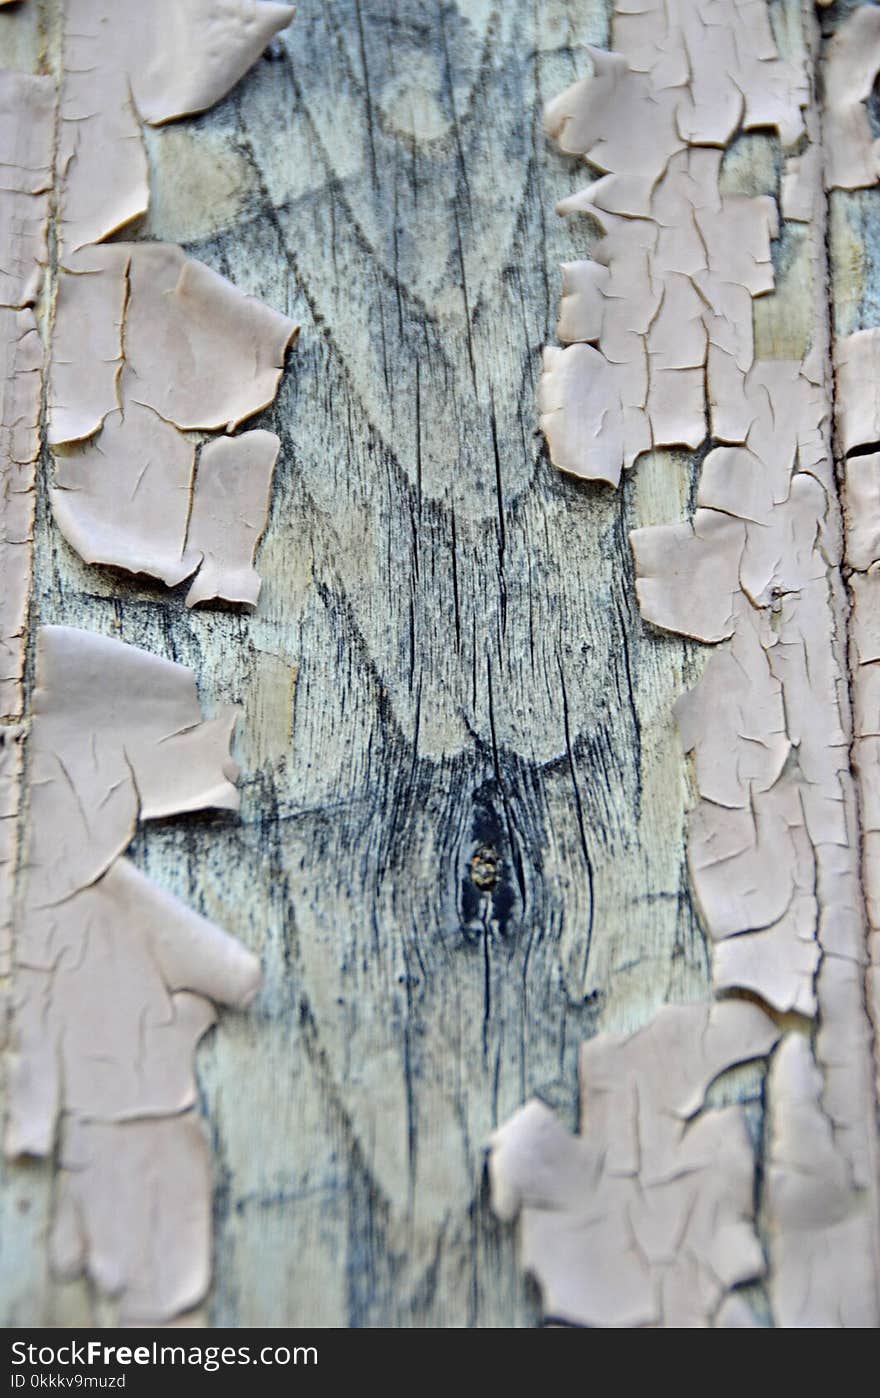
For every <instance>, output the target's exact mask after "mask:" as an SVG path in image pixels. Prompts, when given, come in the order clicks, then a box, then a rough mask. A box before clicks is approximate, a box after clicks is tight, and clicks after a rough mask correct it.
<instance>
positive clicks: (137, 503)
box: [49, 243, 296, 605]
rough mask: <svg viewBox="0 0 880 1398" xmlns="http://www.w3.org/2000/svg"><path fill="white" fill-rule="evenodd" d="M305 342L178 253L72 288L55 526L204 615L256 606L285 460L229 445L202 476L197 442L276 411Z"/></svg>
mask: <svg viewBox="0 0 880 1398" xmlns="http://www.w3.org/2000/svg"><path fill="white" fill-rule="evenodd" d="M295 335H296V327H295V326H294V325H293V323H292V322H291V321H290V320H288V318H287V317H286V316H283V315H280V314H279V313H278V312H276V311H273V310H272V309H271V308H270V307H268V306H265V305H263V304H262V303H261V302H259V301H257V300H255V299H254V298H253V297H248V296H245V295H243V294H242V293H241V292H240V291H238V290H237V288H236V287H234V286H233V285H232V284H231V283H230V282H228V281H226V280H225V278H223V277H220V276H218V275H217V273H215V272H213V271H211V270H210V268H208V267H205V266H203V265H202V264H201V263H198V262H194V261H193V260H192V259H189V258H187V257H186V256H185V254H184V253H183V252H182V250H181V249H180V248H178V247H174V246H172V245H168V244H149V243H146V244H127V243H111V244H107V245H106V246H99V247H93V248H86V249H84V250H83V251H82V252H80V253H77V254H76V255H74V256H73V257H71V258H69V259H68V262H67V265H66V266H65V267H64V268H63V269H62V271H61V274H60V277H59V289H58V298H57V312H56V320H55V335H54V338H53V342H52V369H51V387H50V395H49V421H50V440H51V441H52V443H53V444H54V445H55V446H56V448H59V447H60V448H63V451H62V452H59V453H58V454H57V456H56V469H55V485H54V489H53V490H52V492H51V498H52V505H53V510H54V513H55V518H56V520H57V522H58V525H59V527H60V529H61V532H62V533H63V534H64V536H65V538H66V539H67V541H68V542H69V543H70V544H71V545H72V547H73V548H75V549H76V551H77V553H79V555H80V557H81V558H83V559H84V560H85V561H86V562H88V563H101V564H106V565H108V566H111V567H115V568H120V569H124V570H126V571H127V572H130V573H146V574H150V575H151V576H153V577H157V578H159V579H160V580H161V581H163V582H164V583H166V584H167V585H168V586H175V585H176V584H177V583H179V582H181V581H182V580H183V579H184V578H187V577H189V576H191V575H192V574H193V573H194V572H195V571H196V569H198V568H199V567H200V565H201V569H202V571H201V572H200V574H199V577H198V578H197V579H196V581H195V582H194V584H193V587H192V589H191V592H190V597H189V601H190V605H192V603H193V602H195V601H206V600H209V599H211V598H212V597H222V598H225V599H227V600H229V601H240V602H244V603H246V604H249V605H253V604H254V603H255V602H256V599H257V596H258V593H259V579H258V578H257V576H256V574H255V573H254V570H253V567H252V563H253V555H254V550H255V548H256V545H257V543H258V541H259V538H260V536H261V534H262V532H263V529H264V527H265V521H266V515H267V511H268V504H269V483H270V481H271V474H272V468H273V466H274V462H275V459H276V457H277V453H278V446H279V443H278V439H277V437H275V436H274V434H272V433H267V432H262V431H257V432H249V433H246V434H245V435H244V436H242V437H240V438H226V439H219V440H217V441H216V442H214V443H209V444H208V445H207V446H206V447H205V448H204V449H203V452H202V463H203V464H202V469H201V470H200V471H199V473H198V476H197V477H196V473H195V442H194V441H193V439H192V438H190V437H188V436H187V435H185V433H186V432H187V431H188V430H191V429H196V428H198V429H202V430H212V429H217V428H224V427H225V428H232V427H235V426H237V425H238V424H239V423H240V422H241V420H242V419H243V418H246V417H251V416H253V414H254V413H257V412H259V411H260V409H262V408H264V407H265V406H266V405H267V404H268V403H270V402H271V401H272V399H273V398H274V396H275V394H276V392H277V389H278V383H279V380H280V377H281V374H282V372H283V366H284V357H285V353H286V350H287V348H288V346H289V344H290V343H291V341H292V340H293V338H294V337H295Z"/></svg>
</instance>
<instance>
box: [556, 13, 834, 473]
mask: <svg viewBox="0 0 880 1398" xmlns="http://www.w3.org/2000/svg"><path fill="white" fill-rule="evenodd" d="M613 32H614V44H615V51H614V52H611V53H605V52H603V51H602V50H599V49H594V48H590V55H591V59H592V64H593V73H592V75H591V76H590V77H587V78H584V79H582V80H581V81H580V82H578V83H575V84H574V85H573V86H572V87H570V88H568V89H567V91H565V92H564V93H562V94H561V96H560V97H558V98H557V99H556V100H555V101H553V102H551V103H550V104H549V106H548V108H547V111H546V118H545V124H546V127H547V131H548V133H549V134H550V135H551V136H552V137H553V138H554V139H555V141H556V142H557V144H558V145H559V147H560V149H561V150H563V151H564V152H565V153H566V154H568V155H576V156H579V157H581V158H582V159H583V160H585V161H586V162H587V163H588V164H589V165H590V166H592V168H593V169H595V170H598V171H599V172H601V173H600V178H598V179H597V180H595V181H594V182H593V183H592V184H591V185H590V186H589V187H588V188H587V189H585V190H583V191H581V192H579V193H577V194H574V195H572V196H570V197H569V198H568V199H565V200H563V201H562V202H561V203H560V204H559V205H558V206H557V212H559V213H560V214H572V213H582V214H584V213H586V214H590V215H591V216H592V217H593V218H594V219H595V220H596V222H597V223H598V224H599V225H600V227H601V228H602V229H603V231H604V233H605V237H604V238H603V239H602V240H601V242H600V243H599V244H598V245H597V247H596V248H595V249H594V253H593V258H592V260H591V261H584V262H576V263H569V264H567V265H566V266H565V267H564V268H563V294H562V303H561V309H560V318H559V324H558V332H557V333H558V336H559V339H560V340H561V341H562V342H563V344H565V345H566V348H564V349H558V348H556V347H553V346H550V347H548V348H547V349H546V350H545V352H544V372H543V374H542V378H541V384H540V388H539V408H540V412H541V427H542V429H543V431H544V433H545V435H546V437H547V442H548V445H549V448H550V456H551V459H552V461H553V462H554V464H555V465H557V466H558V467H560V468H561V469H562V470H564V471H568V472H570V473H572V474H573V475H576V476H582V477H585V478H587V479H591V480H602V481H606V482H608V483H609V484H612V485H616V484H617V482H618V480H619V478H620V473H621V470H622V469H623V468H624V467H629V466H632V464H633V462H634V461H635V460H636V458H637V457H638V456H639V455H640V454H641V453H642V452H645V451H648V450H649V449H650V448H652V447H660V446H687V447H697V446H698V445H699V444H700V442H701V441H702V440H703V438H704V437H705V435H706V413H707V406H708V405H707V397H706V379H707V374H708V375H710V376H711V373H712V366H713V361H715V360H717V359H718V358H719V357H721V358H723V360H724V361H725V368H726V372H728V373H731V372H739V373H744V372H745V371H747V370H748V369H749V368H750V366H751V364H752V361H753V358H754V346H753V334H752V316H751V303H752V298H753V297H755V296H761V295H763V294H765V293H766V292H769V291H770V290H772V287H773V265H772V260H771V240H772V239H773V238H774V237H776V235H777V232H778V215H777V209H776V203H775V200H773V199H770V198H767V197H764V196H761V197H757V198H747V197H745V196H743V195H730V194H722V193H721V191H720V188H719V174H720V168H721V160H722V154H723V148H724V146H725V145H727V143H728V142H729V141H730V140H731V139H732V137H733V136H734V134H735V133H736V132H737V131H738V130H739V129H744V130H754V129H757V128H759V127H767V126H770V127H774V128H775V129H776V130H777V131H778V132H779V135H780V137H781V139H782V141H783V143H784V144H785V145H786V146H790V145H793V144H794V143H795V142H797V141H798V140H799V139H800V138H801V137H802V135H803V130H804V121H803V111H804V108H805V107H806V105H807V102H808V91H807V82H806V74H805V71H804V69H803V65H801V64H794V63H790V62H788V61H786V60H783V59H782V58H780V56H779V54H778V53H777V50H776V45H775V43H774V40H773V36H772V33H771V29H770V25H769V21H768V17H767V11H766V6H765V4H764V3H763V0H709V2H708V3H706V4H703V5H699V6H697V5H690V4H681V5H679V4H676V5H674V6H672V7H670V6H668V5H666V4H665V3H660V0H644V3H639V4H638V5H637V6H633V5H631V4H628V3H622V2H621V3H618V4H616V6H615V8H614V31H613Z"/></svg>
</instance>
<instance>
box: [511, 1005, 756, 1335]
mask: <svg viewBox="0 0 880 1398" xmlns="http://www.w3.org/2000/svg"><path fill="white" fill-rule="evenodd" d="M778 1037H779V1031H778V1030H777V1028H776V1026H775V1025H774V1024H773V1022H772V1021H771V1020H770V1019H769V1018H768V1016H767V1015H765V1014H764V1013H763V1012H762V1011H761V1010H759V1009H758V1008H757V1006H755V1005H749V1004H746V1003H744V1002H735V1001H730V1002H728V1003H726V1004H721V1005H715V1006H712V1007H711V1008H710V1007H708V1006H703V1005H674V1006H672V1005H667V1006H665V1007H664V1008H663V1009H662V1010H660V1012H659V1013H658V1014H657V1015H656V1016H655V1018H654V1019H653V1020H652V1022H651V1023H650V1024H649V1025H648V1026H647V1027H646V1028H644V1029H641V1030H639V1031H637V1032H636V1033H635V1034H630V1035H623V1036H614V1035H605V1034H600V1035H598V1036H597V1037H596V1038H595V1039H592V1040H590V1041H589V1042H588V1043H585V1044H583V1045H582V1047H581V1053H580V1086H581V1123H582V1132H583V1134H582V1135H580V1136H571V1135H569V1133H568V1132H567V1131H566V1130H565V1128H564V1127H563V1126H561V1125H560V1124H559V1122H558V1121H557V1119H556V1117H555V1116H554V1114H553V1112H552V1111H550V1109H549V1108H548V1107H545V1106H544V1105H543V1104H542V1103H541V1102H537V1101H534V1102H530V1103H529V1104H528V1105H527V1106H525V1107H523V1108H522V1110H521V1111H519V1112H518V1113H517V1114H516V1116H514V1117H513V1118H512V1119H511V1120H510V1121H509V1122H508V1123H507V1124H506V1125H505V1126H503V1127H502V1128H501V1130H500V1131H497V1132H496V1133H495V1136H494V1137H493V1141H492V1151H491V1155H490V1159H489V1172H490V1178H491V1182H492V1205H493V1208H494V1209H495V1212H496V1213H497V1214H498V1215H499V1217H501V1218H503V1219H513V1218H515V1217H519V1220H520V1223H519V1230H520V1244H521V1255H522V1262H523V1266H524V1268H525V1269H526V1270H527V1271H529V1272H532V1273H533V1274H534V1275H535V1277H536V1278H537V1280H538V1282H539V1283H540V1286H541V1290H542V1294H543V1303H544V1309H545V1311H546V1313H547V1315H548V1317H550V1318H551V1319H553V1320H562V1321H567V1322H568V1323H569V1324H575V1325H591V1326H669V1327H682V1326H687V1327H691V1326H705V1325H710V1324H712V1322H713V1319H714V1317H715V1314H716V1312H717V1310H718V1308H719V1306H720V1304H721V1302H722V1300H723V1298H724V1295H725V1292H726V1291H727V1290H728V1289H729V1288H730V1287H732V1286H735V1285H736V1284H738V1283H742V1282H748V1281H754V1280H755V1279H756V1278H758V1277H760V1276H761V1275H762V1274H763V1272H764V1256H763V1253H762V1251H761V1245H760V1243H759V1241H758V1237H757V1233H756V1231H755V1220H754V1189H753V1173H754V1161H753V1152H752V1146H751V1143H750V1141H749V1137H748V1132H747V1130H746V1122H745V1111H744V1108H743V1107H741V1106H729V1107H723V1108H709V1107H706V1105H705V1098H706V1093H707V1090H708V1088H709V1086H710V1084H711V1083H712V1082H713V1081H714V1080H715V1079H716V1078H717V1077H718V1076H719V1074H722V1073H724V1072H725V1071H726V1070H727V1069H728V1068H730V1067H732V1066H733V1065H734V1064H736V1063H742V1062H746V1061H747V1060H749V1059H755V1058H763V1057H765V1056H766V1055H767V1054H768V1053H769V1052H770V1050H771V1049H772V1048H773V1045H774V1044H775V1043H776V1040H777V1038H778Z"/></svg>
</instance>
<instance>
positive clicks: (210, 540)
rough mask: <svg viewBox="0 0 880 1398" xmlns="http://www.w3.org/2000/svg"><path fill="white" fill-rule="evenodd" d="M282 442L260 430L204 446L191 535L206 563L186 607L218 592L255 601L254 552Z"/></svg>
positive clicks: (228, 597)
mask: <svg viewBox="0 0 880 1398" xmlns="http://www.w3.org/2000/svg"><path fill="white" fill-rule="evenodd" d="M280 446H281V443H280V441H279V439H278V438H277V437H276V436H275V433H274V432H263V431H256V432H244V433H242V435H241V436H240V437H217V438H215V440H214V441H213V442H209V443H208V444H207V446H205V447H204V448H203V449H202V452H201V455H200V457H199V468H198V475H197V478H196V485H195V492H194V495H193V506H192V514H191V515H190V521H189V530H188V535H187V538H188V543H189V547H190V548H191V549H193V550H196V551H197V552H198V553H199V554H200V555H201V559H202V563H201V567H200V568H199V571H198V574H197V576H196V578H195V580H194V582H193V584H192V587H191V588H190V590H189V592H188V593H187V595H186V605H187V606H188V607H194V606H196V605H197V603H199V602H208V601H210V600H211V599H212V598H215V597H222V598H223V599H224V600H225V601H227V602H243V603H245V604H246V605H248V606H255V605H256V602H257V598H258V597H259V595H260V578H259V575H258V574H257V571H256V569H255V568H254V566H253V561H254V553H255V551H256V548H257V544H258V543H259V541H260V536H261V534H262V532H263V528H264V526H265V522H266V514H267V511H268V508H269V488H270V486H271V483H272V472H273V471H274V469H275V462H276V460H277V458H278V452H279V449H280Z"/></svg>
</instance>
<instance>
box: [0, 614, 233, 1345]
mask: <svg viewBox="0 0 880 1398" xmlns="http://www.w3.org/2000/svg"><path fill="white" fill-rule="evenodd" d="M233 722H234V715H225V716H222V717H220V718H217V719H212V720H203V719H202V715H201V709H200V706H199V703H198V699H197V696H196V689H195V682H194V679H193V676H192V674H191V672H190V671H188V670H186V669H184V668H183V667H182V666H180V665H175V664H172V663H171V662H169V661H166V660H161V659H159V658H158V657H156V656H153V655H150V654H149V653H148V652H146V651H141V650H137V649H136V648H135V647H133V646H127V645H124V644H123V643H122V642H120V641H114V640H107V639H105V638H104V637H101V636H96V635H93V634H92V633H90V632H85V631H76V630H72V629H68V628H65V627H43V628H41V630H40V632H39V635H38V641H37V683H36V690H35V694H34V704H33V721H32V727H31V735H30V740H29V742H30V754H29V756H30V762H29V786H30V791H29V798H30V831H29V839H28V847H27V858H26V869H27V884H26V890H25V899H24V904H23V910H22V914H21V918H20V919H19V920H18V921H17V926H16V935H15V947H14V980H13V1017H12V1052H11V1055H10V1057H11V1071H10V1102H9V1113H8V1120H7V1134H6V1150H7V1153H8V1154H9V1155H11V1156H18V1155H22V1154H32V1155H38V1156H39V1155H49V1154H51V1153H52V1151H53V1147H54V1143H55V1139H56V1133H57V1130H58V1124H59V1121H63V1134H62V1145H61V1155H60V1164H61V1180H60V1187H59V1193H58V1210H57V1214H56V1218H55V1225H54V1238H53V1250H54V1256H55V1259H56V1263H57V1265H58V1266H59V1268H60V1269H61V1270H62V1272H63V1273H64V1274H65V1275H78V1274H79V1273H80V1272H84V1273H87V1274H88V1275H89V1276H90V1277H91V1278H92V1280H93V1281H95V1282H96V1283H97V1284H98V1285H99V1286H100V1287H101V1288H102V1289H103V1290H105V1291H106V1292H107V1293H108V1294H110V1295H112V1296H114V1297H115V1298H116V1299H117V1301H118V1303H119V1307H120V1316H121V1318H122V1319H123V1320H143V1321H152V1322H155V1323H157V1322H159V1321H164V1320H167V1319H169V1318H171V1317H172V1316H173V1315H174V1314H176V1313H177V1312H178V1311H179V1310H180V1309H181V1307H189V1306H192V1305H195V1304H196V1303H197V1302H198V1301H199V1300H200V1299H201V1297H202V1296H203V1295H204V1292H205V1289H206V1287H207V1284H208V1278H209V1241H210V1240H209V1233H208V1224H207V1221H208V1219H209V1217H210V1176H209V1170H208V1166H207V1160H206V1157H205V1152H204V1143H203V1141H202V1137H201V1134H200V1130H199V1128H198V1125H197V1123H195V1121H194V1120H193V1119H192V1117H191V1115H187V1113H190V1109H191V1108H192V1107H193V1105H194V1103H195V1101H196V1088H195V1080H194V1072H193V1057H194V1052H195V1049H196V1046H197V1044H198V1041H199V1039H200V1038H201V1037H202V1035H203V1034H204V1033H205V1031H206V1030H207V1029H208V1028H209V1027H210V1025H211V1024H212V1023H213V1022H214V1010H213V1007H212V1003H211V1002H218V1003H222V1004H229V1005H235V1006H245V1005H247V1004H248V1003H249V1002H250V1000H251V999H252V998H253V996H254V994H255V993H256V991H257V989H258V988H259V984H260V971H259V966H258V964H257V962H256V960H255V958H254V957H253V956H252V955H251V953H250V952H248V951H246V950H245V949H244V948H243V947H242V946H241V945H240V944H239V943H238V942H236V941H235V940H234V939H233V938H232V937H230V936H229V935H228V934H227V933H225V932H222V931H221V930H220V929H219V928H218V927H216V926H214V924H213V923H211V922H209V921H208V920H207V919H206V918H203V917H201V916H199V915H198V914H196V913H194V912H192V911H191V910H190V909H188V908H187V907H186V906H185V905H184V904H183V903H181V902H180V901H179V900H178V899H176V898H174V897H173V896H171V895H170V894H168V893H165V892H163V891H162V890H161V889H159V888H157V887H156V886H155V885H154V884H152V883H151V881H150V880H149V879H148V878H147V877H146V876H145V875H144V874H142V873H141V872H140V871H139V870H138V869H136V868H135V867H134V865H133V864H131V863H130V862H129V861H128V860H127V859H125V858H123V857H121V856H122V854H123V851H124V850H125V848H126V846H127V845H128V843H129V842H130V840H131V838H132V836H133V834H134V829H135V825H136V823H137V821H138V820H149V819H154V818H160V817H164V816H168V815H171V814H175V813H178V812H184V811H194V810H200V809H202V808H204V807H215V808H217V807H219V808H226V809H235V808H236V807H237V805H238V793H237V792H236V790H235V787H234V786H233V785H232V781H233V779H234V777H235V776H236V774H237V768H236V767H235V764H234V763H233V762H232V760H231V758H230V757H229V753H228V747H229V739H230V736H231V730H232V724H233ZM182 1114H183V1115H182ZM138 1172H139V1173H138Z"/></svg>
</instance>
